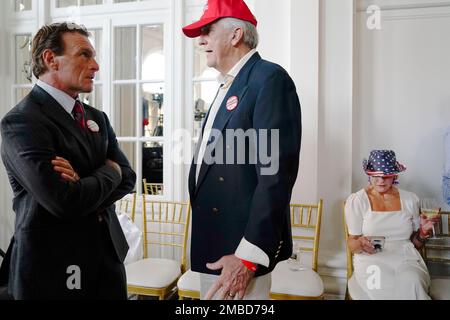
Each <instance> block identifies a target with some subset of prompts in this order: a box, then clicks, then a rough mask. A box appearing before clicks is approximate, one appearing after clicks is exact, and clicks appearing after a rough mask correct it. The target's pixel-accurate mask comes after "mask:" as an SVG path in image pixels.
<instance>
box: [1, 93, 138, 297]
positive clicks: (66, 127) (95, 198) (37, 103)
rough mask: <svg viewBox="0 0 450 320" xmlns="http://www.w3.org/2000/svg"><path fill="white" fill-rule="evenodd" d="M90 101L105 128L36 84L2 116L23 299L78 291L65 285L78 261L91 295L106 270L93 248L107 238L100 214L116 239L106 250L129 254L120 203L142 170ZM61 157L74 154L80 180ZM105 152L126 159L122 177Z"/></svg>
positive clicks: (12, 285) (14, 263) (13, 272)
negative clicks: (60, 167)
mask: <svg viewBox="0 0 450 320" xmlns="http://www.w3.org/2000/svg"><path fill="white" fill-rule="evenodd" d="M84 108H85V111H86V120H93V121H95V122H96V123H97V124H98V126H99V127H100V130H99V132H97V133H95V132H92V131H90V130H87V131H83V130H81V129H80V128H79V127H78V124H77V123H76V121H75V120H73V118H71V116H70V115H69V114H68V113H67V112H66V111H65V110H64V109H63V108H62V106H60V105H59V104H58V103H57V102H56V101H55V100H54V99H53V98H52V97H51V96H50V95H49V94H48V93H47V92H45V91H44V90H43V89H42V88H40V87H39V86H35V87H34V88H33V90H32V91H31V93H30V94H29V95H28V96H27V97H26V98H25V99H24V100H22V101H21V102H20V103H19V104H18V105H17V106H16V107H14V108H13V109H12V110H11V111H10V112H8V114H7V115H6V116H5V117H4V118H3V120H2V122H1V134H2V146H1V155H2V159H3V163H4V164H5V167H6V170H7V173H8V177H9V182H10V184H11V187H12V189H13V192H14V200H13V209H14V212H15V213H16V221H15V233H14V240H13V242H12V243H11V246H12V247H11V248H10V249H9V251H10V270H9V291H10V293H11V294H12V295H13V296H14V297H15V298H16V299H29V298H45V297H57V298H65V297H70V296H71V295H73V294H75V293H74V292H71V291H69V290H67V286H66V280H67V278H68V276H69V275H68V273H67V268H68V266H71V265H76V266H78V267H80V270H81V275H82V276H81V280H82V288H83V291H82V295H85V296H89V295H90V294H92V292H88V291H89V290H90V288H89V285H90V283H92V282H93V281H94V280H95V277H97V276H98V274H99V272H101V270H98V266H99V265H100V262H99V261H98V258H97V257H96V255H97V254H96V253H95V250H94V249H93V248H95V247H96V245H97V244H98V243H99V241H101V239H99V237H100V235H99V232H98V230H99V229H98V223H99V219H98V215H99V214H101V215H103V217H104V220H105V222H106V224H107V230H108V233H109V235H110V238H111V241H112V245H109V246H105V250H114V251H115V255H116V256H117V259H118V260H119V261H120V262H123V260H124V259H125V256H126V254H127V251H128V245H127V242H126V239H125V237H124V235H123V232H122V229H121V227H120V224H119V222H118V219H117V216H116V215H115V210H114V203H115V201H116V200H118V199H120V198H122V197H123V196H124V195H126V194H127V193H129V192H130V191H131V190H132V189H133V188H134V185H135V180H136V175H135V173H134V172H133V170H132V169H131V167H130V164H129V163H128V160H127V159H126V157H125V155H124V154H123V153H122V151H121V150H120V149H119V146H118V143H117V140H116V136H115V134H114V131H113V129H112V128H111V125H110V123H109V120H108V118H107V116H106V115H105V114H104V113H103V112H100V111H98V110H96V109H94V108H92V107H90V106H88V105H84ZM56 156H60V157H63V158H65V159H67V160H68V161H69V162H70V163H71V164H72V166H73V168H74V169H75V171H76V172H77V173H78V174H79V176H80V177H81V180H80V181H78V182H77V183H69V182H66V181H64V180H63V179H62V178H61V177H60V175H59V174H58V173H57V172H55V171H54V170H53V166H52V164H51V161H52V160H53V159H54V158H55V157H56ZM106 159H111V160H113V161H115V162H117V163H118V164H119V165H120V167H121V168H122V177H120V175H119V173H117V172H116V171H115V170H114V169H113V168H112V167H110V166H108V165H105V161H106ZM83 286H84V287H83ZM86 288H87V289H86ZM85 289H86V290H87V291H86V290H85Z"/></svg>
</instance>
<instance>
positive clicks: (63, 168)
mask: <svg viewBox="0 0 450 320" xmlns="http://www.w3.org/2000/svg"><path fill="white" fill-rule="evenodd" d="M52 165H53V170H55V171H56V172H59V173H61V178H63V179H64V180H66V181H68V182H73V183H75V182H77V181H78V180H80V176H79V175H78V173H76V172H75V170H74V169H73V168H72V165H71V164H70V162H69V161H67V160H66V159H64V158H61V157H56V158H55V160H52Z"/></svg>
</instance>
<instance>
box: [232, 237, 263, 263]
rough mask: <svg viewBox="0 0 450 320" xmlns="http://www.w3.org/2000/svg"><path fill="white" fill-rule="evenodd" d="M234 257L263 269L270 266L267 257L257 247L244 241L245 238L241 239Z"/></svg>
mask: <svg viewBox="0 0 450 320" xmlns="http://www.w3.org/2000/svg"><path fill="white" fill-rule="evenodd" d="M234 255H235V256H236V257H238V258H239V259H244V260H247V261H250V262H253V263H255V264H260V265H262V266H265V267H269V264H270V260H269V256H268V255H267V254H266V253H265V252H264V251H262V250H261V249H260V248H259V247H257V246H255V245H254V244H252V243H250V242H248V241H247V240H245V238H242V240H241V243H240V244H239V246H238V248H237V249H236V252H235V253H234Z"/></svg>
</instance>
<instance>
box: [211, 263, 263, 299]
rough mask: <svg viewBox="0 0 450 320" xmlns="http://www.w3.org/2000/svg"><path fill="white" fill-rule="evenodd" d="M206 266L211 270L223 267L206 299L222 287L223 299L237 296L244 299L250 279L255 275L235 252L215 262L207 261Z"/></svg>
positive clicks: (221, 295) (221, 296)
mask: <svg viewBox="0 0 450 320" xmlns="http://www.w3.org/2000/svg"><path fill="white" fill-rule="evenodd" d="M206 266H207V267H208V269H210V270H219V269H222V273H221V275H220V277H219V279H217V281H216V282H215V283H214V284H213V286H212V287H211V289H209V291H208V293H207V294H206V296H205V299H206V300H211V298H212V297H214V295H215V294H216V293H217V292H218V291H219V289H222V292H221V294H220V296H219V298H220V299H221V300H234V299H235V298H237V299H239V300H242V299H243V298H244V295H245V291H246V289H247V287H248V285H249V283H250V281H251V280H252V279H253V276H254V275H255V273H254V272H253V271H250V270H249V269H247V267H246V266H245V265H244V264H243V263H242V261H241V259H239V258H238V257H236V256H235V255H234V254H232V255H229V256H224V257H222V258H220V259H219V260H218V261H216V262H214V263H207V264H206Z"/></svg>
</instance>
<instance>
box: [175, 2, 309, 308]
mask: <svg viewBox="0 0 450 320" xmlns="http://www.w3.org/2000/svg"><path fill="white" fill-rule="evenodd" d="M256 25H257V21H256V19H255V17H254V16H253V14H252V13H251V11H250V10H249V8H248V7H247V5H246V4H245V2H244V1H242V0H209V1H208V3H207V5H206V7H205V11H204V14H203V16H202V17H201V18H200V20H199V21H197V22H195V23H193V24H191V25H189V26H186V27H184V28H183V32H184V34H185V35H186V36H188V37H190V38H195V37H199V45H200V46H201V47H203V48H204V52H205V53H206V58H207V63H208V66H209V67H212V68H215V69H217V70H218V71H219V72H220V76H219V82H220V83H221V84H220V88H219V90H218V92H217V95H216V98H215V100H214V102H213V103H212V105H211V107H210V110H209V112H208V115H207V117H206V120H205V123H204V124H203V128H202V137H201V138H200V140H199V143H198V145H197V151H196V154H195V156H194V160H193V163H192V166H191V170H190V173H189V193H190V199H191V204H192V210H193V215H192V237H191V238H192V241H191V266H192V270H193V271H196V272H199V273H200V280H201V292H200V295H201V298H202V299H211V298H214V299H228V300H231V299H268V298H269V292H270V286H271V275H270V272H271V271H272V270H273V269H274V267H275V265H276V264H277V262H279V261H282V260H286V259H288V258H289V257H290V255H291V253H292V238H291V224H290V217H289V203H290V199H291V192H292V187H293V185H294V183H295V180H296V178H297V171H298V164H299V154H300V142H301V112H300V103H299V99H298V96H297V93H296V88H295V85H294V83H293V81H292V79H291V78H290V77H289V75H288V74H287V72H286V71H285V70H284V69H283V68H281V67H280V66H279V65H276V64H274V63H271V62H268V61H265V60H262V59H261V57H260V55H259V54H258V53H257V52H256V50H255V49H256V47H257V45H258V33H257V31H256ZM229 132H234V133H235V134H232V135H231V137H230V135H229ZM238 132H245V133H246V134H248V136H246V137H245V138H244V140H245V139H247V138H248V140H251V139H250V138H249V137H250V136H252V134H253V136H254V137H255V141H253V142H254V143H252V142H251V141H250V142H248V141H247V140H245V143H243V144H238V145H237V146H238V147H237V148H235V141H236V139H238V138H237V136H238V134H237V133H238ZM256 137H257V138H256ZM267 138H268V139H267ZM246 149H247V150H246ZM267 152H269V153H270V154H271V157H272V159H274V160H273V161H271V163H268V161H266V160H267V159H266V157H264V155H265V153H267ZM221 154H222V155H224V154H226V162H224V161H220V160H219V161H217V159H216V158H217V157H218V156H219V155H221ZM252 156H254V159H255V161H254V162H252V161H251V159H252ZM211 158H214V159H213V160H215V161H211ZM230 159H231V160H232V161H229V160H230ZM235 159H245V161H244V162H245V163H242V161H239V160H237V161H233V160H235ZM236 162H237V163H236ZM268 165H270V166H271V168H268ZM273 167H275V170H270V169H273Z"/></svg>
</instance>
